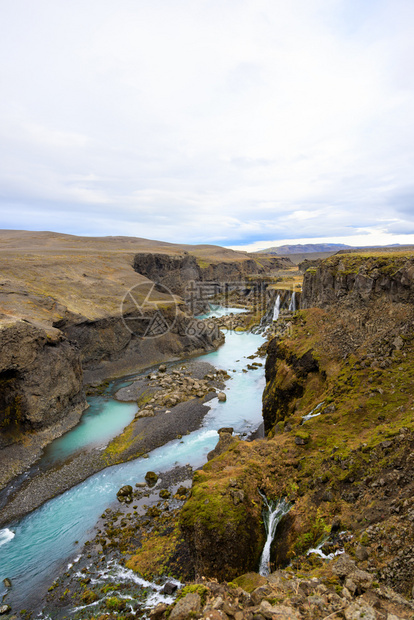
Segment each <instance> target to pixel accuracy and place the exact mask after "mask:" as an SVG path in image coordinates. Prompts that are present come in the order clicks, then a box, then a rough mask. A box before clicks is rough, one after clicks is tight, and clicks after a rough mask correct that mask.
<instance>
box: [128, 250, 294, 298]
mask: <svg viewBox="0 0 414 620" xmlns="http://www.w3.org/2000/svg"><path fill="white" fill-rule="evenodd" d="M223 258H224V259H223ZM293 267H294V265H293V263H292V262H291V261H290V260H289V259H288V258H284V257H280V258H261V259H260V260H258V259H256V258H250V257H249V255H244V254H242V255H241V256H240V255H237V254H236V253H233V254H232V253H230V255H229V256H228V255H227V254H225V255H224V257H220V258H215V257H214V258H208V257H207V256H206V255H205V254H203V255H202V256H199V255H198V253H197V254H190V253H188V252H186V251H185V252H184V253H183V254H182V255H178V256H176V255H174V256H172V255H169V254H161V253H152V252H151V253H147V252H145V253H144V252H142V253H139V254H136V255H135V257H134V269H135V271H137V272H138V273H140V274H142V275H143V276H146V277H147V278H149V279H150V280H152V281H153V282H156V283H157V284H161V285H162V286H165V287H166V288H167V289H169V290H170V291H171V292H172V293H174V294H177V295H180V296H182V297H184V298H185V297H186V295H187V293H186V288H187V286H188V283H189V282H191V281H194V282H214V283H217V284H224V283H234V282H242V281H244V280H245V279H247V278H249V277H250V276H255V275H271V274H272V273H275V272H277V271H280V270H284V269H292V268H293Z"/></svg>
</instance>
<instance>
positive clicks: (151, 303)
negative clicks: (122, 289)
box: [121, 282, 178, 338]
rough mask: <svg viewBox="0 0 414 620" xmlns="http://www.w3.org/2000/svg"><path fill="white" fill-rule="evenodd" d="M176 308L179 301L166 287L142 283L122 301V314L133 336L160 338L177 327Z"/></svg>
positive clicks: (131, 290)
mask: <svg viewBox="0 0 414 620" xmlns="http://www.w3.org/2000/svg"><path fill="white" fill-rule="evenodd" d="M177 309H178V306H177V301H176V298H175V296H174V295H173V294H172V292H171V291H170V290H169V289H168V288H167V287H166V286H164V285H163V284H154V283H153V282H143V283H142V284H137V285H136V286H134V287H133V288H131V289H130V290H129V291H128V292H127V294H126V295H125V297H124V299H123V300H122V306H121V315H122V320H123V322H124V325H125V327H126V328H127V329H128V331H130V332H131V334H134V335H135V336H140V337H141V338H159V337H160V336H163V335H164V334H166V333H168V332H169V331H171V329H172V328H173V327H174V325H175V322H176V318H177Z"/></svg>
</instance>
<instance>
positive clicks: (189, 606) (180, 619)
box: [170, 592, 201, 620]
mask: <svg viewBox="0 0 414 620" xmlns="http://www.w3.org/2000/svg"><path fill="white" fill-rule="evenodd" d="M200 610H201V598H200V595H199V594H197V592H190V593H189V594H186V595H185V596H184V598H182V599H180V600H179V601H178V602H177V603H176V605H175V607H174V609H173V610H172V612H171V615H170V620H188V618H191V617H194V616H195V615H197V614H199V613H200Z"/></svg>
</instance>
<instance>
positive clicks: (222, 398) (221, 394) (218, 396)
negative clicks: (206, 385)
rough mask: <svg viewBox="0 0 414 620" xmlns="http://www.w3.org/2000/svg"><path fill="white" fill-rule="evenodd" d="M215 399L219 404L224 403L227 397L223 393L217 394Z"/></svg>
mask: <svg viewBox="0 0 414 620" xmlns="http://www.w3.org/2000/svg"><path fill="white" fill-rule="evenodd" d="M217 398H218V399H219V401H220V402H221V403H224V402H225V401H226V400H227V396H226V395H225V393H224V392H219V393H218V394H217Z"/></svg>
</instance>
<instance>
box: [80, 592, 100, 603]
mask: <svg viewBox="0 0 414 620" xmlns="http://www.w3.org/2000/svg"><path fill="white" fill-rule="evenodd" d="M80 598H81V601H82V603H84V604H85V605H90V604H91V603H95V601H97V600H98V598H99V596H98V595H97V594H96V592H93V590H85V592H83V593H82V595H81V597H80Z"/></svg>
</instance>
